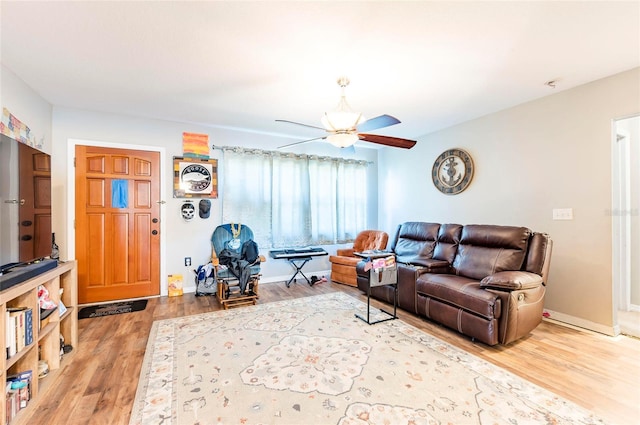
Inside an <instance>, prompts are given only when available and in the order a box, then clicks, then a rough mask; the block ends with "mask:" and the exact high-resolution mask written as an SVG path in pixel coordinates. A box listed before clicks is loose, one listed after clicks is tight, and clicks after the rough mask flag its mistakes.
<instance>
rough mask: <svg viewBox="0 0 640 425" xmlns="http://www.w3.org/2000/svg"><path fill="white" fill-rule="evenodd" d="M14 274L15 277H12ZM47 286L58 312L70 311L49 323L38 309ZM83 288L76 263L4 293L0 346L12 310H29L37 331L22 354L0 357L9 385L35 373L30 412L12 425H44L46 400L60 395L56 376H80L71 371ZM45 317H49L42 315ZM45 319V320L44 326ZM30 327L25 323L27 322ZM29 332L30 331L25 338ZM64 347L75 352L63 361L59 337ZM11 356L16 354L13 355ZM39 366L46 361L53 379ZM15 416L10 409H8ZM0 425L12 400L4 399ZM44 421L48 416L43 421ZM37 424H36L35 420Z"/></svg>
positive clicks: (0, 370)
mask: <svg viewBox="0 0 640 425" xmlns="http://www.w3.org/2000/svg"><path fill="white" fill-rule="evenodd" d="M9 274H11V273H9ZM41 285H42V286H44V287H45V288H46V289H47V291H48V292H49V297H50V299H51V301H53V302H55V303H56V304H57V305H58V306H59V305H60V301H62V302H63V303H64V305H65V307H66V310H63V311H60V307H58V308H56V309H55V310H54V311H53V312H52V313H51V314H50V315H49V316H48V317H46V318H41V314H40V305H39V303H38V288H39V287H40V286H41ZM77 288H78V283H77V271H76V262H75V261H67V262H61V263H60V264H59V265H57V266H56V267H55V268H53V269H51V270H47V271H45V272H44V273H41V274H39V275H38V276H36V277H33V278H30V279H27V280H25V281H24V282H22V283H20V284H17V285H14V286H12V287H11V288H9V289H7V290H4V291H1V292H0V341H4V343H5V345H11V344H8V342H10V341H11V340H10V339H7V330H8V329H7V324H8V322H7V320H8V319H7V312H8V311H9V310H10V309H29V310H31V312H32V323H31V324H32V326H31V328H30V332H31V334H32V336H33V338H32V342H31V343H30V344H29V345H26V341H25V345H24V347H22V348H21V349H18V346H17V345H16V346H15V348H16V349H15V354H13V355H12V356H10V357H9V358H5V357H6V356H5V355H2V356H0V365H1V366H0V375H2V376H1V377H0V379H2V382H6V379H7V376H10V375H14V374H20V373H24V372H27V371H31V373H32V377H31V401H29V403H28V404H27V406H26V408H24V409H22V410H20V411H19V412H18V413H17V415H15V417H14V418H13V420H12V421H10V422H11V425H24V424H29V423H34V421H35V422H39V421H40V419H41V417H44V416H46V415H45V413H43V412H44V411H46V408H43V409H42V411H41V410H39V409H38V407H39V406H40V404H41V403H45V405H46V400H47V393H48V392H49V391H61V389H60V388H57V387H56V386H55V385H53V383H54V382H55V376H56V375H58V374H60V373H70V374H74V373H78V372H77V371H74V370H73V368H71V361H72V359H73V357H72V356H74V353H77V351H78V348H79V347H78V289H77ZM42 316H43V317H44V315H42ZM41 319H42V320H41ZM25 324H26V321H25ZM26 330H27V327H26V326H25V332H26ZM61 335H62V336H63V337H64V342H65V344H68V345H71V346H72V347H73V351H71V353H69V354H64V356H62V355H61V352H60V348H61V347H60V336H61ZM9 351H11V350H9ZM39 360H44V361H46V362H47V364H48V366H49V374H48V375H46V376H42V377H39V369H38V365H39ZM9 411H11V409H9ZM0 412H2V414H0V425H6V424H7V418H6V414H5V412H7V399H6V396H5V397H0ZM43 415H44V416H43ZM36 419H37V420H36Z"/></svg>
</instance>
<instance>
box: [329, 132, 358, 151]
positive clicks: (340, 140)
mask: <svg viewBox="0 0 640 425" xmlns="http://www.w3.org/2000/svg"><path fill="white" fill-rule="evenodd" d="M327 140H328V141H329V143H331V144H332V145H333V146H335V147H337V148H346V147H348V146H351V145H353V144H355V143H356V142H357V141H358V140H360V138H359V137H358V135H357V134H346V133H340V134H332V135H330V136H327Z"/></svg>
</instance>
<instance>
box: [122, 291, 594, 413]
mask: <svg viewBox="0 0 640 425" xmlns="http://www.w3.org/2000/svg"><path fill="white" fill-rule="evenodd" d="M355 313H359V314H361V315H364V316H365V317H366V304H364V303H362V302H360V301H358V300H356V299H355V298H353V297H350V296H348V295H345V294H342V293H334V294H327V295H319V296H314V297H308V298H300V299H296V300H292V301H282V302H275V303H268V304H259V305H256V306H251V307H245V308H238V309H234V310H226V311H225V310H223V311H217V312H212V313H206V314H200V315H194V316H187V317H182V318H178V319H171V320H163V321H158V322H155V323H154V324H153V327H152V330H151V334H150V336H149V342H148V346H147V352H146V355H145V360H144V363H143V366H142V372H141V375H140V381H139V384H138V392H137V395H136V400H135V403H134V408H133V412H132V415H131V422H130V423H131V424H136V425H138V424H139V425H148V424H176V425H177V424H179V425H185V424H339V425H347V424H352V425H356V424H358V425H361V424H362V425H364V424H381V425H382V424H391V425H395V424H407V425H420V424H510V425H514V424H595V423H602V422H601V421H600V420H599V419H598V418H596V417H594V415H593V414H592V413H590V412H588V411H586V410H584V409H582V408H580V407H578V406H576V405H575V404H572V403H571V402H569V401H567V400H564V399H562V398H560V397H558V396H556V395H554V394H552V393H550V392H548V391H546V390H544V389H542V388H540V387H538V386H536V385H534V384H532V383H529V382H527V381H524V380H522V379H521V378H518V377H516V376H515V375H513V374H511V373H509V372H507V371H505V370H503V369H500V368H498V367H497V366H494V365H492V364H490V363H488V362H485V361H484V360H481V359H479V358H477V357H475V356H473V355H470V354H467V353H465V352H464V351H461V350H459V349H457V348H455V347H453V346H451V345H449V344H447V343H445V342H443V341H441V340H439V339H437V338H435V337H432V336H430V335H428V334H426V333H424V332H422V331H421V330H419V329H416V328H414V327H412V326H410V325H407V324H405V323H403V322H401V321H400V320H392V321H387V322H383V323H378V324H375V325H367V324H366V323H364V322H363V321H362V320H360V319H357V318H356V317H354V314H355ZM372 314H373V316H372V318H371V320H376V315H380V316H379V317H380V318H383V317H384V316H382V315H381V314H382V313H380V312H379V311H377V310H376V311H375V312H372Z"/></svg>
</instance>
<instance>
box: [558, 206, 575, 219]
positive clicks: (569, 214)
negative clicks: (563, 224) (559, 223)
mask: <svg viewBox="0 0 640 425" xmlns="http://www.w3.org/2000/svg"><path fill="white" fill-rule="evenodd" d="M553 219H554V220H573V208H554V209H553Z"/></svg>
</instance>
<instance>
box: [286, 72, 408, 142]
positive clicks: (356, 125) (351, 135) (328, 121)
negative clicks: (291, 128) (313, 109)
mask: <svg viewBox="0 0 640 425" xmlns="http://www.w3.org/2000/svg"><path fill="white" fill-rule="evenodd" d="M338 85H339V86H340V88H341V91H342V95H341V97H340V103H338V107H337V108H336V109H335V110H334V111H332V112H325V113H324V115H323V116H322V119H321V120H320V121H321V122H322V125H323V127H318V126H315V125H309V124H302V123H299V122H294V121H288V120H276V121H278V122H285V123H289V124H295V125H300V126H303V127H309V128H316V129H318V130H323V131H326V132H327V135H326V136H321V137H314V138H313V139H309V140H303V141H301V142H295V143H290V144H288V145H284V146H279V147H278V149H282V148H287V147H289V146H294V145H300V144H302V143H308V142H313V141H315V140H323V139H326V140H327V141H328V142H329V143H331V144H332V145H334V146H336V147H339V148H346V147H349V146H352V145H353V144H355V143H356V142H358V141H363V142H369V143H376V144H378V145H385V146H391V147H394V148H404V149H411V148H412V147H413V146H414V145H415V144H416V141H415V140H409V139H402V138H399V137H390V136H381V135H376V134H369V133H363V132H365V131H371V130H377V129H379V128H384V127H389V126H392V125H395V124H398V123H400V120H398V119H397V118H394V117H392V116H391V115H386V114H385V115H380V116H377V117H374V118H371V119H368V120H365V119H364V118H363V117H362V114H361V113H358V112H353V111H352V110H351V108H350V107H349V104H348V103H347V99H346V96H345V88H346V87H347V86H348V85H349V79H348V78H347V77H340V78H338Z"/></svg>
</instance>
